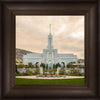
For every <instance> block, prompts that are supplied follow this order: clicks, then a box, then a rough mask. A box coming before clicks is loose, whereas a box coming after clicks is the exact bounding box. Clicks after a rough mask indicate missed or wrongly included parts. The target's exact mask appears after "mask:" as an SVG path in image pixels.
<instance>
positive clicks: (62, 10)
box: [0, 0, 100, 100]
mask: <svg viewBox="0 0 100 100" xmlns="http://www.w3.org/2000/svg"><path fill="white" fill-rule="evenodd" d="M21 1H23V0H21ZM24 1H25V2H26V1H27V0H24ZM33 1H34V0H31V3H30V1H29V2H28V1H27V3H25V2H21V3H20V2H17V1H16V0H2V2H0V5H1V6H0V15H1V16H0V29H1V30H0V37H1V38H0V39H1V41H0V44H1V45H0V61H1V62H0V98H1V99H2V100H4V99H13V100H14V99H16V100H22V99H26V100H29V99H35V100H36V99H46V100H47V99H52V100H53V99H54V100H56V99H68V100H75V99H76V100H80V99H83V100H89V99H90V100H99V99H100V86H99V83H100V81H99V78H100V77H99V76H100V72H99V69H100V64H99V57H100V53H99V50H98V49H100V48H99V47H100V46H99V45H100V44H99V41H98V40H99V39H98V37H99V33H98V31H99V25H98V21H99V20H98V18H99V15H98V14H99V2H97V0H92V1H91V2H89V0H85V1H84V2H79V1H83V0H75V1H74V2H72V1H73V0H71V2H69V0H66V2H67V3H66V2H62V3H61V1H60V3H57V0H55V2H50V1H49V0H48V2H49V3H47V2H45V3H42V1H43V2H44V1H45V0H41V1H38V2H33ZM75 2H76V3H75ZM28 14H29V15H85V19H86V20H85V29H86V31H85V63H86V76H85V77H86V78H85V79H86V84H85V85H84V86H81V85H27V86H26V85H15V72H14V71H15V67H14V66H15V15H28ZM98 54H99V55H98Z"/></svg>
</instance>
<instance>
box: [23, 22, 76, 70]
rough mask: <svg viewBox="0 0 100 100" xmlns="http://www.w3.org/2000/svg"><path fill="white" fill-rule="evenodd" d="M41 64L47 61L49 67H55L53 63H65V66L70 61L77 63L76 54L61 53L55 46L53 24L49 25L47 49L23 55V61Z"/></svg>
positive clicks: (26, 63)
mask: <svg viewBox="0 0 100 100" xmlns="http://www.w3.org/2000/svg"><path fill="white" fill-rule="evenodd" d="M30 62H31V63H32V64H36V63H37V62H38V63H39V64H41V63H45V65H48V69H49V68H51V69H53V65H54V64H56V63H60V64H61V63H62V62H63V63H64V64H65V66H67V64H68V63H69V62H76V63H77V56H76V55H74V54H69V53H68V54H62V53H61V54H59V53H58V52H57V49H54V47H53V39H52V34H51V24H50V25H49V35H48V46H47V48H46V49H43V53H29V54H26V55H24V56H23V63H24V64H25V65H28V63H30Z"/></svg>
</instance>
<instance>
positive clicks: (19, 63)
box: [15, 15, 85, 85]
mask: <svg viewBox="0 0 100 100" xmlns="http://www.w3.org/2000/svg"><path fill="white" fill-rule="evenodd" d="M15 20H16V21H15V22H16V25H15V29H16V72H15V73H16V76H15V77H16V84H17V85H18V84H25V85H29V84H35V85H73V84H74V85H75V84H76V85H77V84H78V85H79V84H82V85H84V84H85V82H84V77H85V56H84V55H85V51H84V50H85V47H84V45H85V42H84V37H85V33H84V32H85V28H84V25H85V22H84V21H85V17H84V16H81V15H80V16H69V15H66V16H61V15H56V16H54V15H52V16H37V15H36V16H33V15H27V16H26V15H23V16H22V15H20V16H19V15H16V19H15Z"/></svg>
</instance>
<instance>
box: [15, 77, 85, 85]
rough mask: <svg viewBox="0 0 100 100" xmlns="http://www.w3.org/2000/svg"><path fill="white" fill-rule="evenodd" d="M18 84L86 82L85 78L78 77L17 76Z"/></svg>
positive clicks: (70, 83)
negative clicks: (29, 77) (34, 77)
mask: <svg viewBox="0 0 100 100" xmlns="http://www.w3.org/2000/svg"><path fill="white" fill-rule="evenodd" d="M16 84H17V85H20V84H22V85H24V84H25V85H30V84H31V85H32V84H37V85H48V84H51V85H63V84H67V85H74V84H79V85H81V84H84V78H77V79H25V78H16Z"/></svg>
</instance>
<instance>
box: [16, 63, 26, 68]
mask: <svg viewBox="0 0 100 100" xmlns="http://www.w3.org/2000/svg"><path fill="white" fill-rule="evenodd" d="M25 67H26V66H25V65H24V64H19V65H17V68H25Z"/></svg>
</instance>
